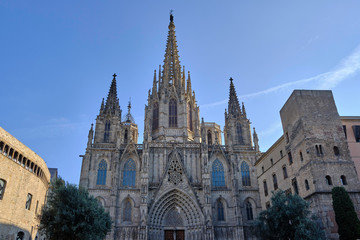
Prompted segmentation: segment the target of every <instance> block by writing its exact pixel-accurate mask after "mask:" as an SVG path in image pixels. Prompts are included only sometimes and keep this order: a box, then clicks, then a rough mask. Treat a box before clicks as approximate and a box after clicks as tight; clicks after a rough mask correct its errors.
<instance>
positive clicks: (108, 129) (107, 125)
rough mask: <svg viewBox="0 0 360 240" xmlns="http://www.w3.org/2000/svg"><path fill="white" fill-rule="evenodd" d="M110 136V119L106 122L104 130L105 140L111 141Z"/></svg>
mask: <svg viewBox="0 0 360 240" xmlns="http://www.w3.org/2000/svg"><path fill="white" fill-rule="evenodd" d="M109 137H110V120H106V122H105V131H104V142H109Z"/></svg>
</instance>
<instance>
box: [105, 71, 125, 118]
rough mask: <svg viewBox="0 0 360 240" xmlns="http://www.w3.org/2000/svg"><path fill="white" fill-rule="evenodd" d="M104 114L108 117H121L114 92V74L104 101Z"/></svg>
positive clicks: (115, 92)
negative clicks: (108, 115)
mask: <svg viewBox="0 0 360 240" xmlns="http://www.w3.org/2000/svg"><path fill="white" fill-rule="evenodd" d="M104 113H106V114H110V115H118V116H121V110H120V105H119V99H118V97H117V90H116V74H115V73H114V75H113V80H112V82H111V86H110V90H109V93H108V96H107V99H106V104H105V109H104Z"/></svg>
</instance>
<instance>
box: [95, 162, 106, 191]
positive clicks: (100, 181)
mask: <svg viewBox="0 0 360 240" xmlns="http://www.w3.org/2000/svg"><path fill="white" fill-rule="evenodd" d="M106 171H107V163H106V161H105V160H104V159H103V160H101V161H100V163H99V166H98V175H97V180H96V184H97V185H106Z"/></svg>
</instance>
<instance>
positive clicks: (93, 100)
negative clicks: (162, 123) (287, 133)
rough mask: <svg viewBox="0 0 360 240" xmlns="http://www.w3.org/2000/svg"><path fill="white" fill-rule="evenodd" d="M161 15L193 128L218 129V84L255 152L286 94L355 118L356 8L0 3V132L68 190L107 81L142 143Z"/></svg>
mask: <svg viewBox="0 0 360 240" xmlns="http://www.w3.org/2000/svg"><path fill="white" fill-rule="evenodd" d="M170 9H173V10H174V16H175V19H174V21H175V25H176V36H177V40H178V49H179V55H180V61H181V64H182V65H185V68H186V71H190V72H191V79H192V87H193V89H194V90H195V93H196V99H197V101H198V105H199V106H200V116H201V117H204V119H205V121H209V122H217V123H218V124H220V125H221V127H223V126H224V110H225V108H226V107H227V98H228V91H229V81H228V79H229V78H230V77H233V78H234V84H235V87H236V90H237V93H238V96H239V100H240V101H244V102H245V106H246V110H247V114H248V117H249V118H250V120H251V122H252V126H253V127H255V128H256V130H257V132H258V135H259V141H260V149H261V150H262V151H266V150H267V149H268V147H270V146H271V144H272V143H274V142H275V141H276V140H277V139H278V138H279V137H280V135H281V134H282V129H281V122H280V116H279V110H280V109H281V107H282V106H283V104H284V103H285V101H286V99H287V98H288V97H289V95H290V94H291V92H292V91H293V90H294V89H331V90H333V94H334V98H335V101H336V104H337V108H338V111H339V113H340V115H343V116H345V115H346V116H349V115H354V116H359V115H360V108H359V105H360V97H359V87H360V84H359V83H360V81H359V80H360V74H359V73H360V31H359V29H360V14H359V9H360V1H321V0H319V1H169V0H167V1H1V2H0V29H1V38H0V50H1V51H0V80H1V86H2V88H1V89H2V91H1V92H2V93H1V101H2V111H1V113H0V126H2V127H3V128H4V129H5V130H7V131H8V132H10V133H11V134H13V135H14V136H15V137H16V138H18V139H19V140H20V141H22V142H23V143H24V144H26V145H27V146H29V147H30V148H31V149H32V150H34V151H35V152H36V153H38V154H39V155H40V156H41V157H42V158H43V159H44V160H45V161H46V162H47V165H48V167H57V168H58V169H59V174H60V175H61V176H62V177H63V178H65V179H66V180H68V181H70V182H72V183H78V181H79V175H80V168H81V158H79V155H81V154H84V152H85V147H86V141H87V134H88V130H89V128H90V125H91V123H94V122H95V118H96V116H97V114H98V112H99V108H100V104H101V99H102V98H103V97H106V96H107V93H108V90H109V86H110V82H111V79H112V74H113V73H114V72H115V73H116V74H117V75H118V77H117V79H118V94H119V99H120V105H121V108H122V109H123V113H124V112H126V106H127V103H128V100H129V98H130V97H131V101H132V106H133V108H132V113H133V116H134V118H135V121H136V122H137V123H138V124H139V136H140V137H141V138H142V134H143V117H144V105H145V104H146V101H147V92H148V90H149V89H150V88H151V85H152V78H153V71H154V69H158V66H159V64H162V62H163V60H164V53H165V44H166V37H167V31H168V28H167V27H168V23H169V11H170ZM123 115H124V114H123Z"/></svg>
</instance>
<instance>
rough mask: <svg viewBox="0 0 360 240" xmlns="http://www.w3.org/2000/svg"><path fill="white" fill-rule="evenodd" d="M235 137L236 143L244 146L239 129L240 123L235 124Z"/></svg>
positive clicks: (240, 129)
mask: <svg viewBox="0 0 360 240" xmlns="http://www.w3.org/2000/svg"><path fill="white" fill-rule="evenodd" d="M236 135H237V143H238V144H244V140H243V137H242V128H241V124H240V123H237V124H236Z"/></svg>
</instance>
